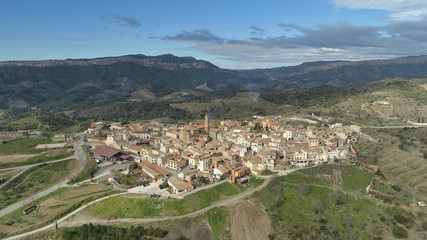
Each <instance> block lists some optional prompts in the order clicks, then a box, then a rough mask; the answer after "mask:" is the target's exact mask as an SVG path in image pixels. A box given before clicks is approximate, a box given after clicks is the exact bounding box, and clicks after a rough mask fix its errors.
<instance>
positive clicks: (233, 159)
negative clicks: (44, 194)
mask: <svg viewBox="0 0 427 240" xmlns="http://www.w3.org/2000/svg"><path fill="white" fill-rule="evenodd" d="M302 120H303V119H302ZM311 122H314V121H311ZM86 133H88V134H89V137H88V138H87V142H88V143H89V144H92V145H93V148H92V151H93V154H94V157H95V159H97V161H98V162H109V164H115V163H117V162H129V161H135V162H137V163H138V165H139V167H140V170H141V176H144V179H145V180H146V181H145V182H155V181H162V180H163V181H165V182H167V183H168V185H169V186H170V187H171V188H172V191H173V192H174V193H176V194H179V193H182V192H187V191H190V190H192V189H193V188H194V187H195V186H194V185H193V184H191V182H192V181H193V180H194V179H200V178H203V179H205V181H206V183H207V184H209V183H215V182H218V181H220V180H223V179H229V180H230V181H231V182H233V183H239V184H243V183H245V182H247V181H248V180H250V177H249V175H250V174H251V175H255V176H258V175H260V174H262V173H266V172H267V173H268V172H269V171H271V172H273V171H278V170H290V169H295V168H303V167H309V166H314V165H318V164H326V163H328V162H330V161H347V160H348V159H349V158H350V156H351V155H352V154H354V151H353V149H352V144H353V143H354V142H355V141H357V138H358V137H359V134H360V127H358V126H355V125H352V126H343V124H341V123H336V124H333V125H327V124H325V125H323V126H320V124H318V126H314V125H307V124H305V125H303V124H295V123H294V124H292V125H290V124H286V122H285V121H282V120H281V118H280V117H275V118H265V117H257V116H255V118H254V120H252V121H243V122H242V121H231V120H226V121H221V122H220V123H219V124H218V125H215V124H212V123H211V122H210V119H209V115H206V116H205V123H204V125H195V124H192V123H189V124H188V125H173V124H172V125H163V124H154V123H135V124H123V123H105V122H98V123H95V124H93V125H92V126H91V127H90V128H89V129H88V130H87V131H86ZM92 145H91V147H92ZM114 176H118V175H111V176H110V179H109V180H110V181H114V182H115V179H114V178H115V177H114ZM141 184H142V183H141Z"/></svg>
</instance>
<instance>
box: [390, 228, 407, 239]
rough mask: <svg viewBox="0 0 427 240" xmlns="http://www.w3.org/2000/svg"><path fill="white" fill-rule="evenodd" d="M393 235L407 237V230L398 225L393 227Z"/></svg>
mask: <svg viewBox="0 0 427 240" xmlns="http://www.w3.org/2000/svg"><path fill="white" fill-rule="evenodd" d="M392 232H393V236H394V237H395V238H407V237H408V231H406V230H405V229H404V228H401V227H399V226H394V227H393V231H392Z"/></svg>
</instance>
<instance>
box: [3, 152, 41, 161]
mask: <svg viewBox="0 0 427 240" xmlns="http://www.w3.org/2000/svg"><path fill="white" fill-rule="evenodd" d="M37 155H38V154H11V155H0V163H7V162H23V161H25V160H27V159H29V158H32V157H34V156H37Z"/></svg>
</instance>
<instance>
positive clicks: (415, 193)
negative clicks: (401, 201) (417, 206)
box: [412, 187, 417, 202]
mask: <svg viewBox="0 0 427 240" xmlns="http://www.w3.org/2000/svg"><path fill="white" fill-rule="evenodd" d="M416 195H417V187H414V198H413V199H412V200H413V201H414V202H415V201H416V199H417V198H416Z"/></svg>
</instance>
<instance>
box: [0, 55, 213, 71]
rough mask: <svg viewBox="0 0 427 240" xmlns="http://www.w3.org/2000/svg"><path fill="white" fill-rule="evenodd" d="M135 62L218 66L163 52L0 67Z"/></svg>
mask: <svg viewBox="0 0 427 240" xmlns="http://www.w3.org/2000/svg"><path fill="white" fill-rule="evenodd" d="M123 62H126V63H135V64H138V65H142V66H145V67H156V68H165V69H170V68H171V67H181V68H202V69H203V68H218V67H216V66H215V65H213V64H212V63H210V62H207V61H202V60H196V59H195V58H193V57H175V56H173V55H171V54H164V55H160V56H156V57H151V56H145V55H142V54H137V55H126V56H120V57H103V58H94V59H65V60H39V61H6V62H0V67H25V66H28V67H55V66H90V65H111V64H115V63H123Z"/></svg>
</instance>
